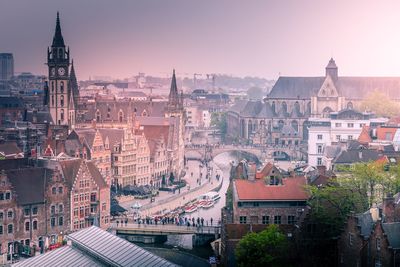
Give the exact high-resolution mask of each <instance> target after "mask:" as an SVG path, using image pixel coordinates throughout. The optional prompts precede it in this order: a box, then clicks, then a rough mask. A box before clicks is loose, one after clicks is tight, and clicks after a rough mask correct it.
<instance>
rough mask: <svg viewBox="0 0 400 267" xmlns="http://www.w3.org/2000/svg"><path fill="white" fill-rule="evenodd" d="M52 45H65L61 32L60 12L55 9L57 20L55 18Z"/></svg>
mask: <svg viewBox="0 0 400 267" xmlns="http://www.w3.org/2000/svg"><path fill="white" fill-rule="evenodd" d="M52 46H53V47H60V46H63V47H65V44H64V38H63V36H62V34H61V26H60V13H59V12H58V11H57V20H56V30H55V32H54V37H53V44H52Z"/></svg>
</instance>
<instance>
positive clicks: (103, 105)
mask: <svg viewBox="0 0 400 267" xmlns="http://www.w3.org/2000/svg"><path fill="white" fill-rule="evenodd" d="M166 106H167V103H165V102H153V101H132V100H131V101H127V100H103V99H97V100H96V102H95V103H85V104H84V106H83V107H81V109H84V110H87V112H86V113H84V115H83V118H77V119H78V120H83V121H92V120H94V119H96V112H97V110H99V112H100V114H101V121H118V120H119V117H118V115H119V111H120V110H122V112H123V114H124V118H123V120H126V119H127V117H128V116H132V117H133V116H134V114H136V116H141V114H142V113H143V111H144V110H146V113H147V115H148V116H153V117H163V116H164V114H165V109H166ZM108 113H109V114H110V116H109V117H108V115H107V114H108Z"/></svg>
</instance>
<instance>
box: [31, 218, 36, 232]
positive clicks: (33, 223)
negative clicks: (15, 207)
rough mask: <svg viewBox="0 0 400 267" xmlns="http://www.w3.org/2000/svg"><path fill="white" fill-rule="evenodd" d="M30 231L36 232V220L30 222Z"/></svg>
mask: <svg viewBox="0 0 400 267" xmlns="http://www.w3.org/2000/svg"><path fill="white" fill-rule="evenodd" d="M32 230H37V221H36V220H34V221H33V222H32Z"/></svg>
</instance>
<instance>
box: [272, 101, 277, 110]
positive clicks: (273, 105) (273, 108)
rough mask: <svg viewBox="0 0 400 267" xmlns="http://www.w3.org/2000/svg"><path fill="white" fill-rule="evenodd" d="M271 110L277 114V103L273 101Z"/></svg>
mask: <svg viewBox="0 0 400 267" xmlns="http://www.w3.org/2000/svg"><path fill="white" fill-rule="evenodd" d="M271 108H272V112H274V113H275V112H276V110H275V101H272V105H271Z"/></svg>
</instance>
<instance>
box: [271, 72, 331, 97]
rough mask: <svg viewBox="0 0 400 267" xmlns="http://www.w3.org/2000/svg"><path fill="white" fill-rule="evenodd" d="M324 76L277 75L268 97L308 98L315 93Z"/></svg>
mask: <svg viewBox="0 0 400 267" xmlns="http://www.w3.org/2000/svg"><path fill="white" fill-rule="evenodd" d="M324 80H325V77H279V78H278V80H277V81H276V83H275V85H274V86H273V87H272V89H271V92H270V93H269V94H268V98H271V99H274V98H276V99H280V98H285V99H309V98H311V96H314V95H317V93H318V90H319V89H320V88H321V86H322V83H323V82H324Z"/></svg>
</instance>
